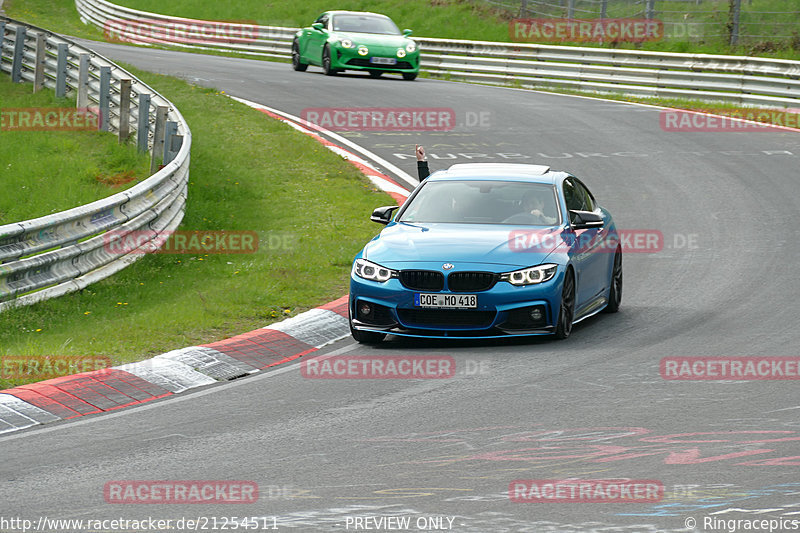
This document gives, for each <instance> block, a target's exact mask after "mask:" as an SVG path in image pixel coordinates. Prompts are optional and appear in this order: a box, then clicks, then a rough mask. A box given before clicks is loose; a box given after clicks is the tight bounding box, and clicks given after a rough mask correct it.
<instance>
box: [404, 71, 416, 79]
mask: <svg viewBox="0 0 800 533" xmlns="http://www.w3.org/2000/svg"><path fill="white" fill-rule="evenodd" d="M403 79H404V80H407V81H414V80H415V79H417V73H416V72H403Z"/></svg>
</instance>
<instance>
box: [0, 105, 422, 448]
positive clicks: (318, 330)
mask: <svg viewBox="0 0 800 533" xmlns="http://www.w3.org/2000/svg"><path fill="white" fill-rule="evenodd" d="M236 100H238V101H240V102H243V103H245V104H247V105H249V106H250V107H253V108H255V109H258V110H259V111H262V112H264V113H266V114H267V115H269V116H271V117H273V118H276V119H278V120H281V121H282V122H285V123H287V124H289V125H290V126H292V127H293V128H295V129H297V130H298V131H301V132H303V133H305V134H306V135H309V136H311V137H313V138H315V139H316V140H317V141H319V142H320V143H322V144H323V145H325V146H326V147H328V148H329V149H330V150H332V151H334V152H335V153H337V154H339V155H341V156H342V157H344V158H345V159H347V160H348V161H349V162H350V163H352V164H353V165H355V166H356V167H357V168H358V169H359V170H361V172H363V173H364V174H365V175H366V176H367V177H368V178H369V179H370V181H371V182H372V183H374V184H375V185H376V186H377V187H378V188H380V189H381V190H383V191H385V192H387V193H388V194H389V195H391V196H392V197H393V198H394V199H395V200H396V201H397V202H398V203H403V202H404V201H405V199H406V198H407V197H408V194H409V192H408V191H407V190H406V189H405V188H404V187H402V186H401V185H400V184H399V183H397V182H396V181H395V180H393V179H392V178H390V177H389V176H387V175H386V174H384V173H382V172H381V171H380V170H378V169H377V168H376V167H375V166H374V165H373V164H372V163H371V162H369V161H367V160H366V159H364V158H362V157H360V156H358V155H356V154H355V153H353V152H352V151H349V150H346V149H344V148H342V147H341V146H338V145H336V144H334V143H332V142H331V141H329V140H327V139H325V138H323V137H322V135H321V134H320V133H324V134H325V135H327V136H329V137H332V138H336V139H337V141H340V142H341V144H345V145H349V146H351V147H354V149H355V148H358V149H359V150H360V151H362V152H364V153H367V154H369V152H367V151H366V150H364V149H362V148H360V147H358V146H357V145H355V144H354V143H352V142H350V141H347V140H346V139H343V138H341V137H339V136H337V135H336V134H335V133H333V132H328V131H326V130H323V129H322V128H319V127H318V126H315V125H313V124H310V123H308V122H305V121H303V120H302V119H300V118H298V117H293V116H292V115H288V114H286V113H283V112H281V111H278V110H275V109H272V108H268V107H266V106H262V105H260V104H256V103H254V102H249V101H246V100H241V99H238V98H236ZM303 123H304V124H303ZM369 157H370V159H373V160H375V161H378V162H379V164H380V165H381V166H383V167H385V168H389V169H391V171H392V172H393V173H394V174H396V175H397V176H399V177H400V178H401V179H402V180H403V181H406V182H408V183H409V185H412V186H413V185H415V184H416V182H415V181H414V180H413V179H412V178H411V177H410V176H408V174H406V173H405V172H403V171H402V170H400V169H399V168H397V167H394V165H391V164H390V163H388V162H386V161H383V160H382V159H380V158H379V157H378V156H376V155H374V154H369ZM347 308H348V297H347V296H343V297H342V298H339V299H338V300H335V301H333V302H330V303H328V304H325V305H323V306H320V307H317V308H315V309H312V310H310V311H306V312H305V313H301V314H299V315H297V316H294V317H291V318H288V319H286V320H283V321H281V322H277V323H274V324H270V325H269V326H267V327H264V328H261V329H257V330H254V331H250V332H248V333H243V334H241V335H237V336H235V337H231V338H230V339H225V340H221V341H217V342H213V343H210V344H206V345H203V346H190V347H188V348H181V349H179V350H173V351H171V352H167V353H164V354H161V355H157V356H155V357H153V358H152V359H148V360H145V361H140V362H137V363H128V364H124V365H120V366H115V367H112V368H107V369H103V370H95V371H92V372H84V373H81V374H75V375H72V376H64V377H58V378H54V379H48V380H45V381H40V382H37V383H31V384H28V385H20V386H18V387H14V388H12V389H6V390H2V391H0V434H3V433H9V432H13V431H17V430H21V429H25V428H29V427H32V426H36V425H39V424H47V423H49V422H56V421H59V420H68V419H71V418H77V417H81V416H85V415H90V414H96V413H101V412H104V411H113V410H116V409H122V408H124V407H129V406H132V405H138V404H143V403H146V402H149V401H152V400H157V399H159V398H164V397H167V396H171V395H173V394H179V393H181V392H185V391H187V390H190V389H194V388H197V387H203V386H207V385H212V384H214V383H219V382H222V381H227V380H231V379H235V378H238V377H242V376H246V375H248V374H252V373H255V372H260V371H262V370H264V369H265V368H268V367H271V366H275V365H280V364H282V363H286V362H288V361H291V360H293V359H297V358H298V357H302V356H304V355H307V354H309V353H312V352H315V351H317V350H319V349H320V348H322V347H323V346H325V345H327V344H330V343H332V342H335V341H337V340H339V339H343V338H345V337H347V336H349V335H350V325H349V322H348V318H347Z"/></svg>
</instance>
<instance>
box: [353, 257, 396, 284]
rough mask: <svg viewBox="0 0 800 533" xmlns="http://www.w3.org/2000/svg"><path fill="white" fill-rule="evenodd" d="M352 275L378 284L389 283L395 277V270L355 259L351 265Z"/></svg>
mask: <svg viewBox="0 0 800 533" xmlns="http://www.w3.org/2000/svg"><path fill="white" fill-rule="evenodd" d="M353 274H355V275H356V276H358V277H359V278H364V279H368V280H370V281H380V282H383V281H389V280H390V279H392V278H395V277H397V271H396V270H391V269H389V268H386V267H384V266H381V265H379V264H377V263H373V262H372V261H367V260H366V259H356V262H355V263H353Z"/></svg>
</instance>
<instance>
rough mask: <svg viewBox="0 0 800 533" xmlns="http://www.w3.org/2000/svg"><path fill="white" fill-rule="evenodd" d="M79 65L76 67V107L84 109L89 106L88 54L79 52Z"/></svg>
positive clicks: (89, 57) (89, 59)
mask: <svg viewBox="0 0 800 533" xmlns="http://www.w3.org/2000/svg"><path fill="white" fill-rule="evenodd" d="M79 57H80V66H79V68H78V105H77V107H78V108H81V109H86V108H87V107H89V61H91V55H90V54H81V55H80V56H79Z"/></svg>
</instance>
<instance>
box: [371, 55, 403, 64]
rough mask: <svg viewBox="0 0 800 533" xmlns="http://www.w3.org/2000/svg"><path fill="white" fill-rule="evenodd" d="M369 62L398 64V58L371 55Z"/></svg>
mask: <svg viewBox="0 0 800 533" xmlns="http://www.w3.org/2000/svg"><path fill="white" fill-rule="evenodd" d="M369 62H370V63H372V64H373V65H396V64H397V60H396V59H395V58H393V57H370V58H369Z"/></svg>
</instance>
